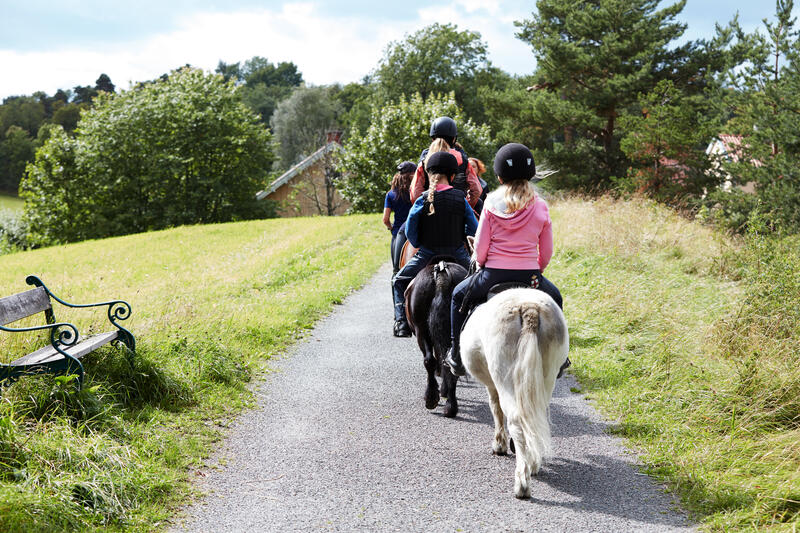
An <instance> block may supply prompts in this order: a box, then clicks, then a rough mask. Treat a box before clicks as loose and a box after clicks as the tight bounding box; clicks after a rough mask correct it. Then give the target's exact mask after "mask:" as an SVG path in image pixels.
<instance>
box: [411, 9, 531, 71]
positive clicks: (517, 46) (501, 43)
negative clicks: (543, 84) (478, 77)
mask: <svg viewBox="0 0 800 533" xmlns="http://www.w3.org/2000/svg"><path fill="white" fill-rule="evenodd" d="M501 12H502V10H501V9H500V5H499V2H496V1H495V2H490V1H483V0H454V1H452V2H451V3H450V4H446V5H443V6H436V7H426V8H424V9H420V10H419V17H420V20H421V21H423V22H424V23H423V24H422V25H421V26H420V27H423V26H425V25H427V24H431V23H433V22H439V23H442V24H445V23H451V24H456V25H457V26H458V28H459V29H460V30H465V29H469V30H472V31H477V32H480V34H481V37H482V38H483V40H484V41H485V42H487V43H488V48H489V59H490V60H491V61H492V63H493V64H494V65H495V66H497V67H500V68H501V69H503V70H505V71H507V72H510V73H512V74H530V73H532V72H533V70H534V68H535V67H536V61H535V59H534V57H533V52H532V50H531V47H530V46H529V45H527V44H525V43H524V42H522V41H520V40H519V39H517V38H516V37H515V34H516V33H517V31H518V29H517V27H516V26H514V21H515V20H522V19H523V18H525V17H526V16H529V13H526V12H520V13H514V12H511V11H510V10H507V11H506V12H505V13H504V14H502V15H501V14H500V13H501Z"/></svg>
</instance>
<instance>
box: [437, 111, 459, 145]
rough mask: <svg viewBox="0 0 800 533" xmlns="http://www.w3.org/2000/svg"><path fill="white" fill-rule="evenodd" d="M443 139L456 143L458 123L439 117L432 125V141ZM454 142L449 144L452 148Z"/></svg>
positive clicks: (448, 118)
mask: <svg viewBox="0 0 800 533" xmlns="http://www.w3.org/2000/svg"><path fill="white" fill-rule="evenodd" d="M438 137H442V138H443V139H445V140H448V141H453V142H455V140H456V137H458V128H457V127H456V121H455V120H453V119H452V118H450V117H439V118H437V119H435V120H434V121H433V122H432V123H431V139H436V138H438ZM453 142H448V144H450V146H452V145H453Z"/></svg>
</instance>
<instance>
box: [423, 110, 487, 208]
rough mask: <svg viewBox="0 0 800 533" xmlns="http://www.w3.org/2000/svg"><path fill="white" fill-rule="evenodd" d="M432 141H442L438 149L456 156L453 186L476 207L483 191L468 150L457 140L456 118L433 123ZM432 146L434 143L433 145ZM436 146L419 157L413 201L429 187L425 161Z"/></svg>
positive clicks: (436, 120) (438, 119)
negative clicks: (471, 163)
mask: <svg viewBox="0 0 800 533" xmlns="http://www.w3.org/2000/svg"><path fill="white" fill-rule="evenodd" d="M430 136H431V141H437V140H439V141H440V144H437V148H436V149H438V150H441V151H446V152H449V153H450V154H452V155H453V156H454V157H455V158H456V163H457V165H458V169H457V170H456V175H455V178H454V179H453V182H452V186H453V187H454V188H456V189H458V190H460V191H462V192H463V193H464V194H465V195H466V196H467V200H469V205H470V206H471V207H475V204H476V203H477V202H478V199H479V198H480V196H481V193H482V192H483V187H481V184H480V180H479V179H478V176H477V174H475V170H474V168H473V167H472V166H471V165H470V164H469V157H467V154H466V152H464V149H463V148H462V147H461V145H460V144H458V142H457V140H456V139H457V138H458V127H457V126H456V122H455V120H453V119H452V118H450V117H439V118H437V119H435V120H434V121H433V123H431V130H430ZM431 146H432V147H433V146H434V145H431ZM432 151H434V148H428V149H425V150H423V151H422V154H421V155H420V158H419V166H418V167H417V173H416V175H415V176H414V179H413V180H412V182H411V201H412V202H413V201H415V200H416V199H417V198H419V197H420V195H422V193H423V192H424V191H425V190H426V189H428V188H429V179H428V173H427V172H426V170H425V165H424V162H425V160H426V158H427V157H428V154H429V153H430V152H432Z"/></svg>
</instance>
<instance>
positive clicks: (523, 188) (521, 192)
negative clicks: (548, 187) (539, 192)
mask: <svg viewBox="0 0 800 533" xmlns="http://www.w3.org/2000/svg"><path fill="white" fill-rule="evenodd" d="M503 187H505V191H504V192H503V198H504V199H505V201H506V213H508V214H511V213H515V212H517V211H519V210H520V209H525V207H526V206H527V205H528V203H529V202H530V201H531V200H532V199H533V198H534V197H535V196H536V190H535V189H534V188H533V184H532V183H531V182H530V181H528V180H524V179H523V180H513V181H511V182H507V183H506V184H505V185H503Z"/></svg>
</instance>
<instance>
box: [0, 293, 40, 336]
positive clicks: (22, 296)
mask: <svg viewBox="0 0 800 533" xmlns="http://www.w3.org/2000/svg"><path fill="white" fill-rule="evenodd" d="M50 307H51V305H50V298H49V297H48V296H47V291H45V290H44V288H43V287H36V288H35V289H31V290H29V291H25V292H21V293H19V294H14V295H11V296H6V297H5V298H0V326H5V325H6V324H10V323H11V322H16V321H17V320H19V319H21V318H25V317H28V316H31V315H35V314H36V313H41V312H42V311H46V310H47V309H50Z"/></svg>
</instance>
